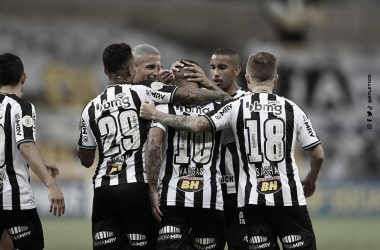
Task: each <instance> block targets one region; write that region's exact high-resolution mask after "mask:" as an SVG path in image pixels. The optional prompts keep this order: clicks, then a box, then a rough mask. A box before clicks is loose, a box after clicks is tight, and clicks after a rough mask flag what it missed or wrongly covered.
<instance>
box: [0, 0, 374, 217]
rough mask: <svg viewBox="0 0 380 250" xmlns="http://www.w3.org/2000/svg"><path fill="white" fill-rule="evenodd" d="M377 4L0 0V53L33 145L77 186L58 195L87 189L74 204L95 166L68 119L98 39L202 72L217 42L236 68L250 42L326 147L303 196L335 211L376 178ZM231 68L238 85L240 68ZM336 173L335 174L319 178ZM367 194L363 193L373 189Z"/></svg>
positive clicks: (300, 155)
mask: <svg viewBox="0 0 380 250" xmlns="http://www.w3.org/2000/svg"><path fill="white" fill-rule="evenodd" d="M379 9H380V1H376V0H366V1H360V2H359V1H354V0H347V1H343V0H340V1H326V0H319V1H298V0H283V1H280V0H278V1H277V0H272V1H259V0H239V1H215V0H204V1H184V0H162V1H152V0H151V1H121V0H119V1H117V0H110V1H101V0H80V1H78V0H76V1H73V0H68V1H58V0H54V1H52V0H50V1H46V0H44V1H43V0H35V1H27V0H0V53H5V52H11V53H14V54H17V55H19V56H20V57H21V59H22V60H23V61H24V65H25V70H26V72H27V74H28V79H27V82H26V85H25V88H24V93H25V98H26V99H28V100H30V101H32V102H33V103H34V104H35V105H36V108H37V117H38V119H37V145H38V146H39V149H40V151H41V153H42V155H43V156H44V157H45V158H47V159H50V160H55V161H57V163H58V164H59V166H60V171H61V175H60V176H59V181H60V182H61V184H62V186H63V190H64V192H67V193H70V194H74V193H75V195H66V197H67V198H68V199H77V198H78V197H81V196H85V197H89V199H83V200H82V201H83V202H82V204H84V205H83V206H84V209H83V207H82V208H74V207H73V209H72V210H71V211H72V213H71V212H70V209H67V212H68V213H69V214H70V213H71V215H73V216H78V215H83V214H86V215H87V214H88V213H89V211H90V209H91V204H90V203H91V196H92V193H91V192H92V191H91V176H92V174H93V172H94V168H92V169H85V168H83V167H81V166H80V163H79V161H78V160H77V157H76V144H77V139H78V135H79V131H78V125H77V121H78V119H79V117H80V113H81V109H82V108H83V106H84V105H85V103H87V102H88V101H89V100H90V99H92V98H93V97H94V96H95V95H96V94H97V93H98V92H100V91H101V90H102V89H103V88H104V87H105V86H106V84H107V79H106V76H105V75H104V74H103V67H102V61H101V54H102V51H103V49H104V48H105V47H106V46H107V45H109V44H111V43H116V42H125V43H128V44H130V45H131V46H136V45H138V44H142V43H147V44H152V45H154V46H155V47H157V49H158V50H159V51H160V52H161V54H162V58H163V67H164V68H169V67H170V65H171V63H172V62H174V61H176V60H178V59H181V58H191V59H194V60H196V61H197V62H199V63H200V65H201V66H202V67H203V68H204V70H205V72H206V73H207V72H208V71H209V70H208V67H209V66H208V63H209V58H210V55H211V54H212V52H213V51H215V50H216V49H218V48H221V47H231V48H234V49H236V50H237V51H238V52H239V53H240V55H241V62H242V66H243V68H244V67H245V62H246V60H247V58H248V55H249V54H250V53H255V52H259V51H269V52H271V53H273V54H275V55H276V56H277V57H278V61H279V74H280V78H279V82H278V84H277V85H276V89H275V92H277V93H279V94H280V95H283V96H285V97H288V98H290V99H292V100H294V101H295V102H297V103H299V104H300V105H301V107H303V108H304V109H305V111H306V112H307V113H308V115H309V116H310V117H311V120H312V122H313V125H314V127H315V129H316V131H317V132H318V135H319V137H320V138H321V140H322V142H323V147H324V149H325V155H326V161H325V164H324V169H323V170H322V173H321V182H320V185H319V187H318V190H317V192H316V195H315V197H314V198H311V199H310V202H309V203H310V206H311V207H312V211H314V212H315V213H316V214H321V215H323V214H328V215H334V214H336V211H339V210H334V209H335V208H337V207H338V205H331V204H330V203H329V201H330V200H331V199H333V198H331V197H335V196H336V197H346V196H345V195H346V194H347V193H348V192H349V191H350V190H351V191H352V189H349V188H346V187H347V185H348V184H347V183H349V185H351V187H355V186H356V185H357V186H358V187H360V188H358V189H355V190H359V191H358V192H361V191H360V190H364V191H363V192H364V193H365V191H366V190H367V191H368V192H372V191H371V190H373V187H376V188H377V189H378V187H379V184H378V182H379V181H378V180H379V177H380V165H379V162H380V147H378V146H377V145H378V139H379V138H380V117H379V115H378V114H379V110H380V106H379V101H380V90H379V88H377V87H376V84H377V85H378V82H379V79H380V49H379V47H378V44H379V41H380V29H378V24H379V23H380V15H379V14H380V13H379ZM369 74H370V75H371V77H372V103H371V104H370V103H368V87H367V86H368V84H367V80H368V75H369ZM239 80H240V81H239V84H241V85H242V86H244V71H243V72H242V73H241V75H240V78H239ZM375 82H377V83H375ZM369 105H371V106H372V108H373V110H372V112H373V115H372V116H371V117H370V118H371V119H372V122H370V123H371V124H373V128H372V129H371V130H370V129H367V124H369V122H367V119H368V118H369V117H368V113H367V111H369V109H368V108H367V107H368V106H369ZM296 153H297V162H298V163H299V165H300V173H301V176H304V175H305V174H306V173H307V171H308V169H309V167H308V161H307V159H308V158H307V157H305V156H307V155H305V153H304V152H302V151H301V150H300V149H298V151H297V152H296ZM367 177H374V178H372V179H366V178H367ZM327 178H328V179H327ZM353 178H354V179H353ZM360 178H361V179H360ZM355 179H357V182H355V181H352V180H355ZM331 180H333V181H331ZM335 181H336V183H337V184H336V185H338V186H333V185H328V184H329V183H330V184H331V183H332V182H335ZM339 185H340V186H339ZM35 186H36V194H38V195H37V196H42V197H41V198H40V199H44V198H45V196H46V195H45V193H44V192H45V191H44V189H43V188H41V186H40V184H38V182H37V184H35ZM331 190H335V191H334V192H331V193H330V192H329V191H331ZM336 190H338V191H336ZM345 192H346V193H345ZM355 192H356V191H355ZM78 194H81V195H79V196H78ZM339 195H342V196H339ZM371 195H372V193H371ZM71 197H74V198H71ZM75 197H77V198H75ZM321 197H322V198H321ZM365 197H367V196H365ZM371 197H372V198H370V197H369V196H368V197H367V198H368V202H372V201H373V200H371V199H375V200H376V199H377V200H380V198H378V197H377V198H373V197H374V196H373V195H372V196H371ZM338 200H339V199H338ZM357 201H358V202H364V203H365V202H367V200H365V201H363V200H357ZM69 203H70V204H74V203H75V202H73V201H69ZM40 204H45V203H43V202H40V203H39V206H41V205H40ZM75 204H76V203H75ZM329 204H330V205H329ZM371 204H375V203H373V202H372V203H371ZM377 204H380V202H379V203H377ZM73 206H74V205H73ZM328 208H329V209H330V208H331V209H332V210H329V209H328ZM41 209H44V208H40V211H41ZM313 209H314V210H313ZM334 211H335V212H334ZM355 211H356V212H355ZM355 211H353V212H352V211H351V213H348V215H350V214H354V215H365V216H366V215H373V216H380V207H379V206H377V205H373V210H371V211H372V212H370V213H369V212H362V213H361V212H360V211H364V210H360V208H358V210H355ZM358 211H359V212H358ZM343 214H344V213H343Z"/></svg>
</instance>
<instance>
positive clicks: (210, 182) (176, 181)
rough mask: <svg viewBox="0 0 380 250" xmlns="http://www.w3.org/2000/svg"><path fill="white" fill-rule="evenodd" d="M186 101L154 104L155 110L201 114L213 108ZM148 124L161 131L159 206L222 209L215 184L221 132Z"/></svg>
mask: <svg viewBox="0 0 380 250" xmlns="http://www.w3.org/2000/svg"><path fill="white" fill-rule="evenodd" d="M215 105H216V104H214V103H210V104H207V105H204V106H196V105H190V104H178V105H172V104H169V105H158V106H157V110H159V111H161V112H164V113H168V114H173V115H191V116H198V115H204V114H206V113H208V112H209V111H211V110H213V109H214V108H215ZM152 127H159V128H161V129H163V130H164V131H165V137H164V139H163V142H162V154H163V157H162V165H161V169H160V174H159V185H158V192H159V194H160V204H161V205H162V206H184V207H200V208H210V209H218V210H223V198H222V190H221V186H220V183H219V180H220V177H221V175H220V169H219V161H220V159H219V147H220V144H221V131H218V132H215V133H214V132H212V131H202V132H198V133H189V132H185V131H179V130H175V129H174V128H171V127H168V126H165V125H163V124H161V123H157V122H152Z"/></svg>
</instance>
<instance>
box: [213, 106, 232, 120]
mask: <svg viewBox="0 0 380 250" xmlns="http://www.w3.org/2000/svg"><path fill="white" fill-rule="evenodd" d="M231 109H232V104H231V103H230V104H228V105H226V106H224V107H223V108H222V109H220V110H219V111H218V112H217V113H215V114H214V117H215V119H218V120H219V119H220V118H222V117H223V116H224V115H225V114H227V112H228V111H230V110H231Z"/></svg>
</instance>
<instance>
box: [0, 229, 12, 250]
mask: <svg viewBox="0 0 380 250" xmlns="http://www.w3.org/2000/svg"><path fill="white" fill-rule="evenodd" d="M3 228H4V227H1V226H0V233H1V232H2V233H3V234H2V235H1V237H0V250H14V247H13V242H12V240H11V238H10V237H9V234H8V232H7V230H5V229H4V230H3Z"/></svg>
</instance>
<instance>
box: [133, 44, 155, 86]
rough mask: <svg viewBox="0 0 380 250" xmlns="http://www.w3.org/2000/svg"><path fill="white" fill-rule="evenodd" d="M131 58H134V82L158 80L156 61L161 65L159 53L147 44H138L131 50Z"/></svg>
mask: <svg viewBox="0 0 380 250" xmlns="http://www.w3.org/2000/svg"><path fill="white" fill-rule="evenodd" d="M132 53H133V56H134V58H135V66H136V77H135V82H139V81H143V80H148V79H149V80H153V81H156V80H157V79H158V72H159V71H160V69H159V68H158V67H157V61H158V62H160V64H161V55H160V52H159V51H158V50H157V49H156V48H155V47H153V46H152V45H149V44H140V45H137V46H136V47H134V48H133V50H132Z"/></svg>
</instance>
